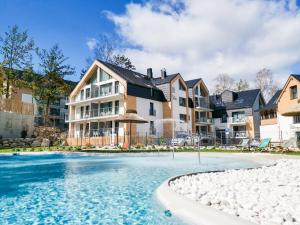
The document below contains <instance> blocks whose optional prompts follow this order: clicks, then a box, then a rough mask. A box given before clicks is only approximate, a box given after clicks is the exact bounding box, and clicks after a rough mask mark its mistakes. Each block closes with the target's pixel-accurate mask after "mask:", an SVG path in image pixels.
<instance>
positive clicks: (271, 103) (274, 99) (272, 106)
mask: <svg viewBox="0 0 300 225" xmlns="http://www.w3.org/2000/svg"><path fill="white" fill-rule="evenodd" d="M299 78H300V76H299ZM281 91H282V90H278V91H276V93H275V94H274V95H273V97H272V98H271V99H270V101H269V102H268V103H267V104H266V105H265V107H263V108H262V109H261V110H260V111H264V110H270V109H275V108H276V107H277V99H278V97H279V95H280V93H281Z"/></svg>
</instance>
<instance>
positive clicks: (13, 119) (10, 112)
mask: <svg viewBox="0 0 300 225" xmlns="http://www.w3.org/2000/svg"><path fill="white" fill-rule="evenodd" d="M11 90H13V91H12V92H11V93H10V97H9V98H5V96H0V136H1V137H2V138H18V137H22V136H23V137H25V136H27V137H29V136H31V135H32V133H33V128H34V126H33V124H34V105H33V99H32V92H31V90H30V89H27V88H11Z"/></svg>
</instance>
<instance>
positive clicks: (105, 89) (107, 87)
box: [100, 83, 112, 96]
mask: <svg viewBox="0 0 300 225" xmlns="http://www.w3.org/2000/svg"><path fill="white" fill-rule="evenodd" d="M111 90H112V83H109V84H104V85H101V86H100V96H105V95H109V94H111Z"/></svg>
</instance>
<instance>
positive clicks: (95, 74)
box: [86, 70, 97, 84]
mask: <svg viewBox="0 0 300 225" xmlns="http://www.w3.org/2000/svg"><path fill="white" fill-rule="evenodd" d="M96 82H97V70H95V71H94V73H93V75H92V77H91V78H90V79H89V80H88V81H87V82H86V84H90V83H92V84H94V83H96Z"/></svg>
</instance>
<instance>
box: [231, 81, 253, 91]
mask: <svg viewBox="0 0 300 225" xmlns="http://www.w3.org/2000/svg"><path fill="white" fill-rule="evenodd" d="M249 88H250V85H249V83H248V81H247V80H243V79H240V80H239V81H237V82H236V83H235V87H234V90H235V91H246V90H249Z"/></svg>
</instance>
